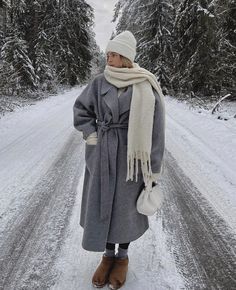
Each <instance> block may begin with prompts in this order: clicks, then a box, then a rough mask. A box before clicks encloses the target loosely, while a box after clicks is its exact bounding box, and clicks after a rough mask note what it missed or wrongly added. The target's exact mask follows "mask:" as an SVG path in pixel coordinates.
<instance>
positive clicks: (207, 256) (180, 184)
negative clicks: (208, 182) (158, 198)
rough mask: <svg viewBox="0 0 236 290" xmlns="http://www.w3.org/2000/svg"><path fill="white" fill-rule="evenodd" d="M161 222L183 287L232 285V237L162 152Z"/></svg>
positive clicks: (235, 242) (235, 283)
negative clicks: (162, 189)
mask: <svg viewBox="0 0 236 290" xmlns="http://www.w3.org/2000/svg"><path fill="white" fill-rule="evenodd" d="M165 156H166V162H165V174H164V177H163V178H164V187H165V191H166V194H167V196H166V200H165V206H164V217H163V221H164V226H165V230H166V231H167V232H169V237H170V238H169V239H170V247H172V248H173V252H174V255H175V257H176V263H177V266H178V268H179V271H180V272H181V274H182V275H183V277H184V278H185V281H186V288H187V289H207V290H209V289H214V290H215V289H221V290H222V289H227V290H228V289H236V253H235V249H236V239H235V236H234V235H233V233H232V232H231V231H230V228H228V226H227V224H226V223H225V221H224V220H223V219H222V218H221V217H220V216H218V215H217V214H216V213H215V211H214V210H213V209H212V208H211V207H210V205H209V203H208V202H207V200H206V199H205V198H204V197H203V195H202V194H201V193H200V192H199V191H198V190H197V188H196V187H195V186H194V185H193V183H192V182H191V180H190V179H189V178H188V177H187V176H186V175H184V173H183V171H182V170H181V168H180V167H179V166H178V164H177V163H176V161H175V159H174V158H173V157H172V155H171V154H170V153H169V152H168V151H167V152H166V155H165Z"/></svg>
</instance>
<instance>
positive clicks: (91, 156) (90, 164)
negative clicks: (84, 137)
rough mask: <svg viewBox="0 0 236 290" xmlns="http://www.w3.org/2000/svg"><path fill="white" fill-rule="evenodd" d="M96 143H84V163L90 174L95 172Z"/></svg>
mask: <svg viewBox="0 0 236 290" xmlns="http://www.w3.org/2000/svg"><path fill="white" fill-rule="evenodd" d="M96 152H97V145H96V144H95V145H94V144H87V143H85V163H86V166H87V168H88V171H89V173H90V174H91V175H94V174H95V173H96V163H97V153H96Z"/></svg>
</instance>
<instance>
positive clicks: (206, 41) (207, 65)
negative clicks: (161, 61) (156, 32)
mask: <svg viewBox="0 0 236 290" xmlns="http://www.w3.org/2000/svg"><path fill="white" fill-rule="evenodd" d="M208 2H209V1H207V0H185V1H183V3H182V5H181V6H180V9H179V11H178V12H177V17H176V22H175V25H174V31H175V73H174V77H173V81H172V84H173V86H174V88H175V90H176V91H183V92H185V93H188V92H191V91H192V92H193V93H196V92H198V93H200V94H202V95H211V94H212V93H214V91H215V75H214V68H215V63H216V60H217V50H218V43H217V38H216V33H215V32H216V29H217V26H216V20H215V15H214V14H213V11H212V10H213V9H212V8H211V7H210V6H209V3H208Z"/></svg>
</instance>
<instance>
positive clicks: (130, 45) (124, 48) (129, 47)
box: [106, 30, 137, 62]
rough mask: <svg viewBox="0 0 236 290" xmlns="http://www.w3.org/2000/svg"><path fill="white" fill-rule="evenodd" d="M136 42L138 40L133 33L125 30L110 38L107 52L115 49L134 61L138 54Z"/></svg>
mask: <svg viewBox="0 0 236 290" xmlns="http://www.w3.org/2000/svg"><path fill="white" fill-rule="evenodd" d="M136 44H137V41H136V39H135V37H134V35H133V33H131V32H130V31H128V30H125V31H123V32H121V33H120V34H118V35H116V36H115V37H114V38H113V39H112V40H109V42H108V44H107V47H106V54H107V53H108V51H113V52H116V53H119V54H120V55H123V56H125V57H127V58H128V59H130V60H131V61H132V62H134V58H135V55H136Z"/></svg>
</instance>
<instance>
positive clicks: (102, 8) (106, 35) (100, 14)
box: [86, 0, 117, 51]
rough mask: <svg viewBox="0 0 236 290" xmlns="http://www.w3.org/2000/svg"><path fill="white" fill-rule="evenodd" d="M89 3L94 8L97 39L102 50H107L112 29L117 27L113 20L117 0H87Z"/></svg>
mask: <svg viewBox="0 0 236 290" xmlns="http://www.w3.org/2000/svg"><path fill="white" fill-rule="evenodd" d="M86 2H87V3H88V4H89V5H91V6H92V7H93V9H94V16H95V19H94V20H95V27H94V31H95V33H96V41H97V44H98V45H99V46H100V48H101V50H103V51H105V49H106V45H107V42H108V41H109V39H110V37H111V34H112V30H113V29H114V28H115V25H114V23H113V22H111V20H112V18H113V10H114V7H115V4H116V2H117V0H100V1H98V0H97V1H96V0H87V1H86Z"/></svg>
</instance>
